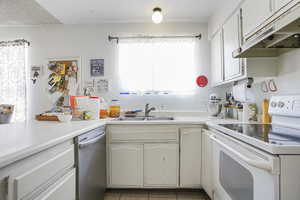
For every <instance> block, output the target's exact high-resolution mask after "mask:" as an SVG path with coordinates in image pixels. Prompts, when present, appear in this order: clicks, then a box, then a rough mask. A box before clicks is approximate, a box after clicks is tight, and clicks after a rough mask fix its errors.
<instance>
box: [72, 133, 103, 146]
mask: <svg viewBox="0 0 300 200" xmlns="http://www.w3.org/2000/svg"><path fill="white" fill-rule="evenodd" d="M103 137H105V133H103V134H101V135H99V136H97V137H95V138H93V139H91V140H88V141H86V142H80V143H79V144H78V147H79V149H82V148H84V147H87V146H89V145H90V144H94V143H96V142H98V141H99V140H101V139H102V138H103Z"/></svg>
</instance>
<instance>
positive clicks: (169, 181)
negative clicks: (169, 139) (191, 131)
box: [144, 144, 179, 187]
mask: <svg viewBox="0 0 300 200" xmlns="http://www.w3.org/2000/svg"><path fill="white" fill-rule="evenodd" d="M178 157H179V148H178V144H145V145H144V186H145V187H177V186H178V163H179V158H178Z"/></svg>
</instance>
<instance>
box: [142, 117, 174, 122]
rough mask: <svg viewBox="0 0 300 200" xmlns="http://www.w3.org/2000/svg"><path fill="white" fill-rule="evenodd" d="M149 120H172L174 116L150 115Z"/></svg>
mask: <svg viewBox="0 0 300 200" xmlns="http://www.w3.org/2000/svg"><path fill="white" fill-rule="evenodd" d="M147 120H148V121H172V120H174V117H148V118H147Z"/></svg>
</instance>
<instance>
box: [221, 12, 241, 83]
mask: <svg viewBox="0 0 300 200" xmlns="http://www.w3.org/2000/svg"><path fill="white" fill-rule="evenodd" d="M223 38H224V78H225V80H226V81H227V80H232V79H234V78H237V77H240V76H242V75H243V70H242V62H241V61H242V59H239V58H234V57H233V55H232V52H233V51H234V50H236V49H238V48H239V47H240V43H241V42H240V38H241V31H240V12H238V13H237V14H234V15H233V16H232V17H231V18H230V19H229V20H228V21H227V22H226V24H225V25H224V27H223Z"/></svg>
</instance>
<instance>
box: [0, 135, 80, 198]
mask: <svg viewBox="0 0 300 200" xmlns="http://www.w3.org/2000/svg"><path fill="white" fill-rule="evenodd" d="M59 199H65V200H75V199H76V169H75V152H74V144H73V140H70V141H67V142H64V143H61V144H58V145H56V146H54V147H52V148H49V149H47V150H44V151H42V152H39V153H37V154H34V155H31V156H29V157H27V158H25V159H22V160H20V161H17V162H15V163H13V164H11V165H8V166H6V167H3V168H1V169H0V200H59Z"/></svg>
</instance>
